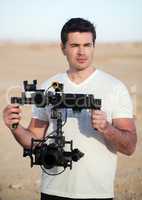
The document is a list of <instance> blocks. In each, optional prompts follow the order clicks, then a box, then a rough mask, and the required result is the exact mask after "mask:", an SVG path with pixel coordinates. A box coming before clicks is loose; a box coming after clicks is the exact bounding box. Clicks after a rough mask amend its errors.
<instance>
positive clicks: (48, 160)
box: [11, 80, 101, 169]
mask: <svg viewBox="0 0 142 200" xmlns="http://www.w3.org/2000/svg"><path fill="white" fill-rule="evenodd" d="M36 84H37V81H36V80H34V81H33V83H32V84H28V81H24V92H22V95H21V97H11V103H18V104H20V105H24V104H34V105H36V106H37V107H45V106H48V105H52V110H51V118H53V119H56V120H57V128H56V130H54V131H53V132H52V133H50V134H49V135H47V136H45V133H44V136H43V139H42V140H35V139H32V142H31V148H30V149H24V153H23V156H24V157H25V156H30V158H31V167H32V166H33V165H40V166H43V167H44V169H51V168H53V167H55V166H60V167H63V168H64V169H65V168H66V167H70V169H72V161H75V162H77V161H78V160H79V159H80V158H81V157H82V156H84V153H82V152H81V151H80V150H78V149H77V148H76V149H73V141H72V140H71V141H66V140H65V137H64V136H63V131H62V127H63V126H64V124H65V123H66V119H67V115H66V117H65V122H64V124H63V120H62V117H63V116H62V112H61V111H60V109H62V108H64V109H65V110H66V109H69V108H70V109H73V111H74V112H81V110H82V109H98V110H100V108H101V99H95V98H94V96H93V95H91V94H71V93H63V84H62V83H58V82H53V83H52V85H51V86H50V87H53V88H54V92H51V91H49V88H50V87H49V88H48V89H47V90H37V88H36ZM66 113H67V112H66ZM16 127H17V124H13V128H16ZM48 142H49V144H48ZM66 145H69V147H70V148H69V151H65V150H64V147H65V146H66Z"/></svg>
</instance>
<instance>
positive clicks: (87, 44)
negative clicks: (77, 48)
mask: <svg viewBox="0 0 142 200" xmlns="http://www.w3.org/2000/svg"><path fill="white" fill-rule="evenodd" d="M84 46H85V47H92V43H86V44H85V45H84Z"/></svg>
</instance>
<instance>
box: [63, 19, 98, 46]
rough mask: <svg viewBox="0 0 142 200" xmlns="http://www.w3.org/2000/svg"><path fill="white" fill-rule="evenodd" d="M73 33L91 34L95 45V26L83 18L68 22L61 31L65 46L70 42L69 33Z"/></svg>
mask: <svg viewBox="0 0 142 200" xmlns="http://www.w3.org/2000/svg"><path fill="white" fill-rule="evenodd" d="M71 32H80V33H82V32H91V33H92V36H93V45H94V44H95V40H96V30H95V27H94V24H92V23H91V22H90V21H88V20H85V19H83V18H71V19H70V20H69V21H67V22H66V23H65V24H64V26H63V28H62V30H61V41H62V43H63V45H64V46H65V45H66V42H67V40H68V33H71Z"/></svg>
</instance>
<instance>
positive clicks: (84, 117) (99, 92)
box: [33, 69, 133, 199]
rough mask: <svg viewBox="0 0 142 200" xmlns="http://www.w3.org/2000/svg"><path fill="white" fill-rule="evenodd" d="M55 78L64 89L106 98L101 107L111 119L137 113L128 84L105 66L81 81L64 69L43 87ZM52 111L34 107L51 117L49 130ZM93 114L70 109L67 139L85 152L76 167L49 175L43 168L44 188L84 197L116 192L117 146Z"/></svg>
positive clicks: (54, 170) (40, 114)
mask: <svg viewBox="0 0 142 200" xmlns="http://www.w3.org/2000/svg"><path fill="white" fill-rule="evenodd" d="M53 81H58V82H61V83H63V84H64V93H84V94H93V95H94V97H95V98H98V99H102V108H101V109H102V110H103V111H105V112H106V113H107V119H108V121H109V122H110V123H111V122H112V119H114V118H132V117H133V111H132V102H131V99H130V96H129V93H128V90H127V89H126V87H125V86H124V85H123V83H121V82H120V81H119V80H117V79H116V78H114V77H112V76H111V75H109V74H107V73H105V72H103V71H101V70H98V69H96V70H95V72H94V73H92V74H91V76H90V77H89V78H87V79H86V80H85V81H83V82H82V83H80V84H75V83H74V82H72V81H71V80H70V79H69V77H68V75H67V73H61V74H58V75H56V76H53V77H51V78H50V79H49V80H47V81H46V82H44V83H43V85H42V88H44V89H47V88H48V87H49V86H50V85H51V84H52V82H53ZM63 113H64V111H63ZM50 114H51V112H50V106H48V107H45V108H36V107H33V118H38V119H40V120H44V121H49V128H48V133H50V132H52V131H53V130H55V129H56V126H55V124H54V120H53V119H51V118H50ZM90 117H91V114H90V111H89V110H82V111H81V112H80V113H74V112H73V111H72V110H71V109H67V122H66V124H65V126H64V127H63V131H64V136H65V138H66V140H73V148H78V149H79V150H80V151H82V152H83V153H84V154H85V155H84V156H83V157H82V158H81V159H80V160H79V161H78V162H73V168H72V170H70V169H69V168H67V169H66V170H65V171H64V172H63V173H62V174H60V175H57V176H49V175H47V174H45V173H44V172H43V173H42V185H41V192H43V193H47V194H50V195H56V196H62V197H70V198H81V199H83V198H84V199H86V198H112V197H113V196H114V191H113V184H114V178H115V172H116V164H117V154H116V150H115V147H114V146H113V144H110V143H109V142H108V141H106V140H105V139H104V137H103V136H102V134H101V133H99V132H97V131H96V130H94V129H93V128H92V127H91V120H90ZM48 133H47V134H48ZM60 171H61V168H60V167H54V168H52V169H51V170H50V172H51V173H57V172H60Z"/></svg>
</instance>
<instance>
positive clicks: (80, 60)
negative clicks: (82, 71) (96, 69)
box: [77, 58, 87, 63]
mask: <svg viewBox="0 0 142 200" xmlns="http://www.w3.org/2000/svg"><path fill="white" fill-rule="evenodd" d="M86 61H87V59H86V58H77V62H78V63H85V62H86Z"/></svg>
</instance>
